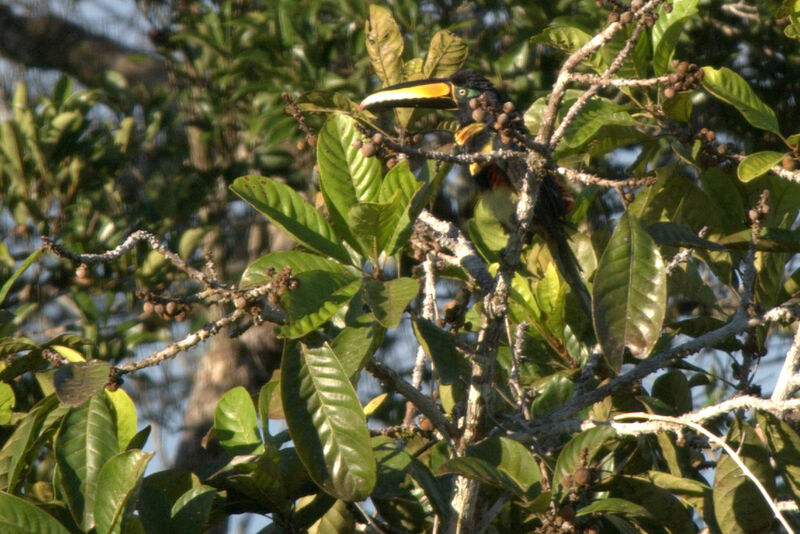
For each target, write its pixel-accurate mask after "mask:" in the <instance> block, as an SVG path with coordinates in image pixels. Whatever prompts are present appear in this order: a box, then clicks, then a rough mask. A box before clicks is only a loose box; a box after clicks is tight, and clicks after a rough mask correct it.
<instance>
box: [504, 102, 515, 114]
mask: <svg viewBox="0 0 800 534" xmlns="http://www.w3.org/2000/svg"><path fill="white" fill-rule="evenodd" d="M514 109H516V108H515V107H514V103H513V102H506V103H505V104H503V111H505V112H506V113H514Z"/></svg>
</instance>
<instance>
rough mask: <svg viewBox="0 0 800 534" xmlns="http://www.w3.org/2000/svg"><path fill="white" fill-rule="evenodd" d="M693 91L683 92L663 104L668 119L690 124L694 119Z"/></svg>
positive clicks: (665, 100) (662, 108) (662, 107)
mask: <svg viewBox="0 0 800 534" xmlns="http://www.w3.org/2000/svg"><path fill="white" fill-rule="evenodd" d="M692 109H694V104H692V91H682V92H680V93H678V94H676V95H675V96H673V97H672V98H666V99H664V101H663V102H662V103H661V110H662V111H663V112H664V114H665V115H667V117H669V118H671V119H675V120H676V121H680V122H689V119H691V118H692Z"/></svg>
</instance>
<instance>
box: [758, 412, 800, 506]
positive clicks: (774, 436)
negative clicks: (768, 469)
mask: <svg viewBox="0 0 800 534" xmlns="http://www.w3.org/2000/svg"><path fill="white" fill-rule="evenodd" d="M756 418H757V420H758V426H759V428H760V429H761V430H762V431H763V432H764V437H766V439H767V444H768V446H769V447H768V448H769V451H770V455H771V456H772V457H773V458H774V459H775V463H776V464H777V466H778V471H779V472H780V474H781V476H782V477H783V479H784V480H785V481H786V483H787V484H788V485H789V488H791V490H792V491H791V494H792V497H793V498H794V500H795V502H798V503H800V462H798V458H800V435H798V434H797V432H795V431H794V429H793V428H792V427H791V426H789V424H788V423H786V422H785V421H781V420H780V419H778V418H777V417H775V416H774V415H772V414H771V413H769V412H761V411H758V412H756Z"/></svg>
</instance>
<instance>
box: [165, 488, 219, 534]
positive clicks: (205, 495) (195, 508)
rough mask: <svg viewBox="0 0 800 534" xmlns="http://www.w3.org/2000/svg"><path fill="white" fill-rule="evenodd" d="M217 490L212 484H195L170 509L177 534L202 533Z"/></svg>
mask: <svg viewBox="0 0 800 534" xmlns="http://www.w3.org/2000/svg"><path fill="white" fill-rule="evenodd" d="M216 495H217V492H216V490H215V489H214V488H212V487H210V486H205V485H200V486H195V487H193V488H192V489H190V490H188V491H187V492H186V493H184V494H183V495H181V496H180V497H179V498H178V500H177V501H175V504H174V505H173V506H172V510H171V511H170V515H171V523H172V524H173V525H175V527H174V528H175V532H176V534H202V533H203V532H205V531H206V530H207V528H206V522H207V521H208V517H209V515H210V514H211V506H212V504H213V503H214V498H215V497H216Z"/></svg>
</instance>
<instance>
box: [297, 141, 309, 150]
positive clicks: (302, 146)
mask: <svg viewBox="0 0 800 534" xmlns="http://www.w3.org/2000/svg"><path fill="white" fill-rule="evenodd" d="M295 146H296V148H297V150H298V151H299V152H302V151H303V150H305V149H307V148H308V143H306V141H305V139H300V140H299V141H298V142H297V145H295Z"/></svg>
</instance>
